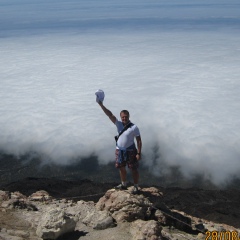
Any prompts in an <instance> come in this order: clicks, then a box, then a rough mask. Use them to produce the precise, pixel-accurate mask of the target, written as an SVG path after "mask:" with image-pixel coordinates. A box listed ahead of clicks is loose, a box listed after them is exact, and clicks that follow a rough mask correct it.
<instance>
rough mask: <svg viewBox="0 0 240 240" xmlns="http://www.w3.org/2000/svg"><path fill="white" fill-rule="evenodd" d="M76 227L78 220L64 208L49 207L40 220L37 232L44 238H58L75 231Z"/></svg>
mask: <svg viewBox="0 0 240 240" xmlns="http://www.w3.org/2000/svg"><path fill="white" fill-rule="evenodd" d="M75 227H76V220H75V219H74V218H72V217H69V216H68V215H67V214H66V213H65V212H64V210H63V209H59V208H49V209H47V211H46V212H45V213H44V214H43V216H42V218H41V220H40V221H39V225H38V227H37V231H36V234H37V236H39V237H41V238H42V239H57V238H58V237H59V236H61V235H63V234H65V233H68V232H73V231H74V229H75Z"/></svg>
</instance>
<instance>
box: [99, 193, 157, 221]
mask: <svg viewBox="0 0 240 240" xmlns="http://www.w3.org/2000/svg"><path fill="white" fill-rule="evenodd" d="M151 205H152V204H151V202H150V201H149V200H148V199H147V198H145V197H144V196H143V195H132V194H131V193H130V192H128V191H116V190H113V189H112V190H109V191H107V192H106V194H105V195H104V196H103V197H102V198H100V199H99V201H98V202H97V204H96V208H97V209H98V210H100V211H103V210H106V211H109V212H110V213H111V215H112V217H113V218H114V219H115V220H116V222H124V221H127V222H132V221H134V220H136V219H145V218H146V217H148V216H149V215H150V208H151Z"/></svg>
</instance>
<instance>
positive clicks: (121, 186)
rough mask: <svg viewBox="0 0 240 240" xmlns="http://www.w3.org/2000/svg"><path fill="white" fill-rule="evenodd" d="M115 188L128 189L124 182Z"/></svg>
mask: <svg viewBox="0 0 240 240" xmlns="http://www.w3.org/2000/svg"><path fill="white" fill-rule="evenodd" d="M114 189H116V190H127V186H124V185H122V184H119V185H118V186H116V187H115V188H114Z"/></svg>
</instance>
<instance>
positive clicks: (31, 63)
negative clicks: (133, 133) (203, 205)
mask: <svg viewBox="0 0 240 240" xmlns="http://www.w3.org/2000/svg"><path fill="white" fill-rule="evenodd" d="M239 7H240V3H239V2H238V1H234V0H230V1H229V0H221V1H214V0H212V1H200V0H199V1H198V0H197V1H194V3H192V1H187V0H185V1H184V0H178V1H160V0H150V1H147V0H138V1H136V0H132V1H108V0H103V1H97V0H92V1H83V0H80V1H79V0H72V1H67V0H60V1H54V0H50V1H49V0H48V1H45V0H35V1H28V0H23V1H17V0H13V1H11V2H9V1H6V0H0V56H1V57H0V98H1V101H0V149H1V151H2V152H5V153H10V154H15V155H16V156H21V155H22V154H25V153H29V152H32V153H36V154H38V155H39V156H41V157H42V159H43V160H48V161H49V160H50V161H54V162H55V163H59V164H68V163H71V160H72V159H75V158H79V157H87V156H90V155H91V154H95V155H97V156H98V157H99V161H100V162H101V163H102V164H105V163H108V162H110V161H113V159H114V147H115V146H114V138H113V137H114V135H115V134H116V128H115V126H114V125H113V124H112V123H111V122H110V120H109V119H108V118H107V117H106V116H105V115H104V113H103V112H102V110H101V109H100V107H99V106H98V104H97V103H96V101H95V94H94V93H95V91H96V90H97V89H102V90H104V91H105V94H106V97H105V100H104V104H105V106H106V107H107V108H109V109H110V110H111V111H112V112H113V113H114V114H115V115H116V116H117V117H118V116H119V112H120V111H121V110H122V109H128V110H129V111H130V114H131V118H130V119H131V120H132V122H134V123H135V124H136V125H138V127H139V128H140V131H141V135H142V141H143V159H142V162H143V163H144V164H145V165H146V166H148V167H149V168H150V169H152V170H153V172H154V174H156V175H159V174H161V172H162V171H163V167H164V168H167V166H176V165H178V166H180V169H181V171H182V172H183V173H184V174H185V176H188V177H191V176H193V175H194V174H204V176H205V178H206V179H210V180H212V181H213V182H214V183H223V182H226V181H227V180H229V179H231V178H232V177H234V176H238V175H239V171H240V161H239V159H240V135H239V129H240V94H239V92H240V78H239V77H240V68H239V66H240V44H239V43H240V31H239V29H240V28H239V27H240V13H239V10H238V9H239Z"/></svg>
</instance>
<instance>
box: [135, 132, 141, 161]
mask: <svg viewBox="0 0 240 240" xmlns="http://www.w3.org/2000/svg"><path fill="white" fill-rule="evenodd" d="M136 140H137V150H138V154H137V156H136V157H137V160H140V159H141V151H142V139H141V136H137V137H136Z"/></svg>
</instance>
